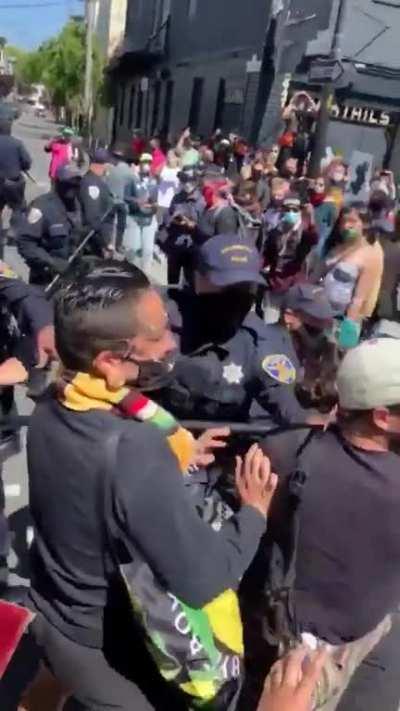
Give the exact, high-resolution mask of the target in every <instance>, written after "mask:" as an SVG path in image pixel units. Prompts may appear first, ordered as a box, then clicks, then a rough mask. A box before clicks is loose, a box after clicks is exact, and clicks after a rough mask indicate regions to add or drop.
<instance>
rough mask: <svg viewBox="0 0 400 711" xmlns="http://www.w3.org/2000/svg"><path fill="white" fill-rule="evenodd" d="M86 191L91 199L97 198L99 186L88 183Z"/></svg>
mask: <svg viewBox="0 0 400 711" xmlns="http://www.w3.org/2000/svg"><path fill="white" fill-rule="evenodd" d="M88 193H89V197H91V198H92V200H98V199H99V197H100V188H99V187H97V185H89V188H88Z"/></svg>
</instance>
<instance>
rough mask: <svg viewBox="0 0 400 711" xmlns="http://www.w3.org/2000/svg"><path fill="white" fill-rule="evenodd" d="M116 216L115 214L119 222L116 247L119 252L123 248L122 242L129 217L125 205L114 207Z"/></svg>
mask: <svg viewBox="0 0 400 711" xmlns="http://www.w3.org/2000/svg"><path fill="white" fill-rule="evenodd" d="M114 214H115V219H116V222H117V225H116V234H115V247H116V249H117V250H120V249H121V247H122V241H123V237H124V233H125V229H126V216H127V209H126V205H125V203H120V204H117V205H115V207H114Z"/></svg>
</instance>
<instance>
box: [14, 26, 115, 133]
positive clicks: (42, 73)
mask: <svg viewBox="0 0 400 711" xmlns="http://www.w3.org/2000/svg"><path fill="white" fill-rule="evenodd" d="M85 32H86V30H85V25H84V24H83V23H82V22H79V21H76V20H70V21H69V22H68V23H67V24H66V25H65V26H64V28H63V29H62V30H61V32H60V33H59V34H58V35H57V36H56V37H53V38H51V39H50V40H48V41H47V42H44V44H42V45H41V46H40V47H39V49H38V50H36V51H35V52H23V51H21V50H18V49H16V48H12V52H11V51H10V54H11V53H12V55H13V56H15V58H16V60H17V62H16V76H17V81H18V82H19V83H22V84H25V85H30V84H44V85H45V87H46V89H47V91H48V93H49V95H50V97H51V101H52V104H53V105H54V106H55V107H56V108H61V107H64V108H65V109H66V111H67V113H68V114H69V115H70V116H71V117H72V120H78V117H79V115H80V114H81V113H82V111H83V91H84V76H85V52H86V50H85V44H86V37H85ZM93 54H94V56H93V91H94V99H95V100H96V98H97V95H98V92H99V89H100V85H101V81H102V74H103V66H102V62H101V58H100V53H99V51H98V49H97V47H96V45H95V47H94V52H93Z"/></svg>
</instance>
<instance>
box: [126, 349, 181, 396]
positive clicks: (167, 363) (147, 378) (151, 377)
mask: <svg viewBox="0 0 400 711" xmlns="http://www.w3.org/2000/svg"><path fill="white" fill-rule="evenodd" d="M124 360H126V361H129V362H130V363H134V364H135V365H137V366H138V368H139V374H138V376H137V378H136V380H135V382H134V383H133V385H134V386H135V388H136V389H137V390H139V391H140V392H151V391H152V390H161V389H162V388H165V387H167V386H168V385H170V383H171V382H172V379H173V371H174V368H175V361H176V354H175V353H170V354H169V355H168V356H166V357H165V358H163V359H162V360H137V359H136V358H133V357H132V356H128V357H127V358H124Z"/></svg>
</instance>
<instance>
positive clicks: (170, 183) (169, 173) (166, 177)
mask: <svg viewBox="0 0 400 711" xmlns="http://www.w3.org/2000/svg"><path fill="white" fill-rule="evenodd" d="M179 170H180V169H179V168H169V167H168V166H167V165H166V166H164V168H163V169H162V171H161V173H160V181H159V184H158V205H159V207H169V206H170V205H171V202H172V198H173V197H174V195H175V193H176V192H177V190H178V187H179V178H178V173H179Z"/></svg>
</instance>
